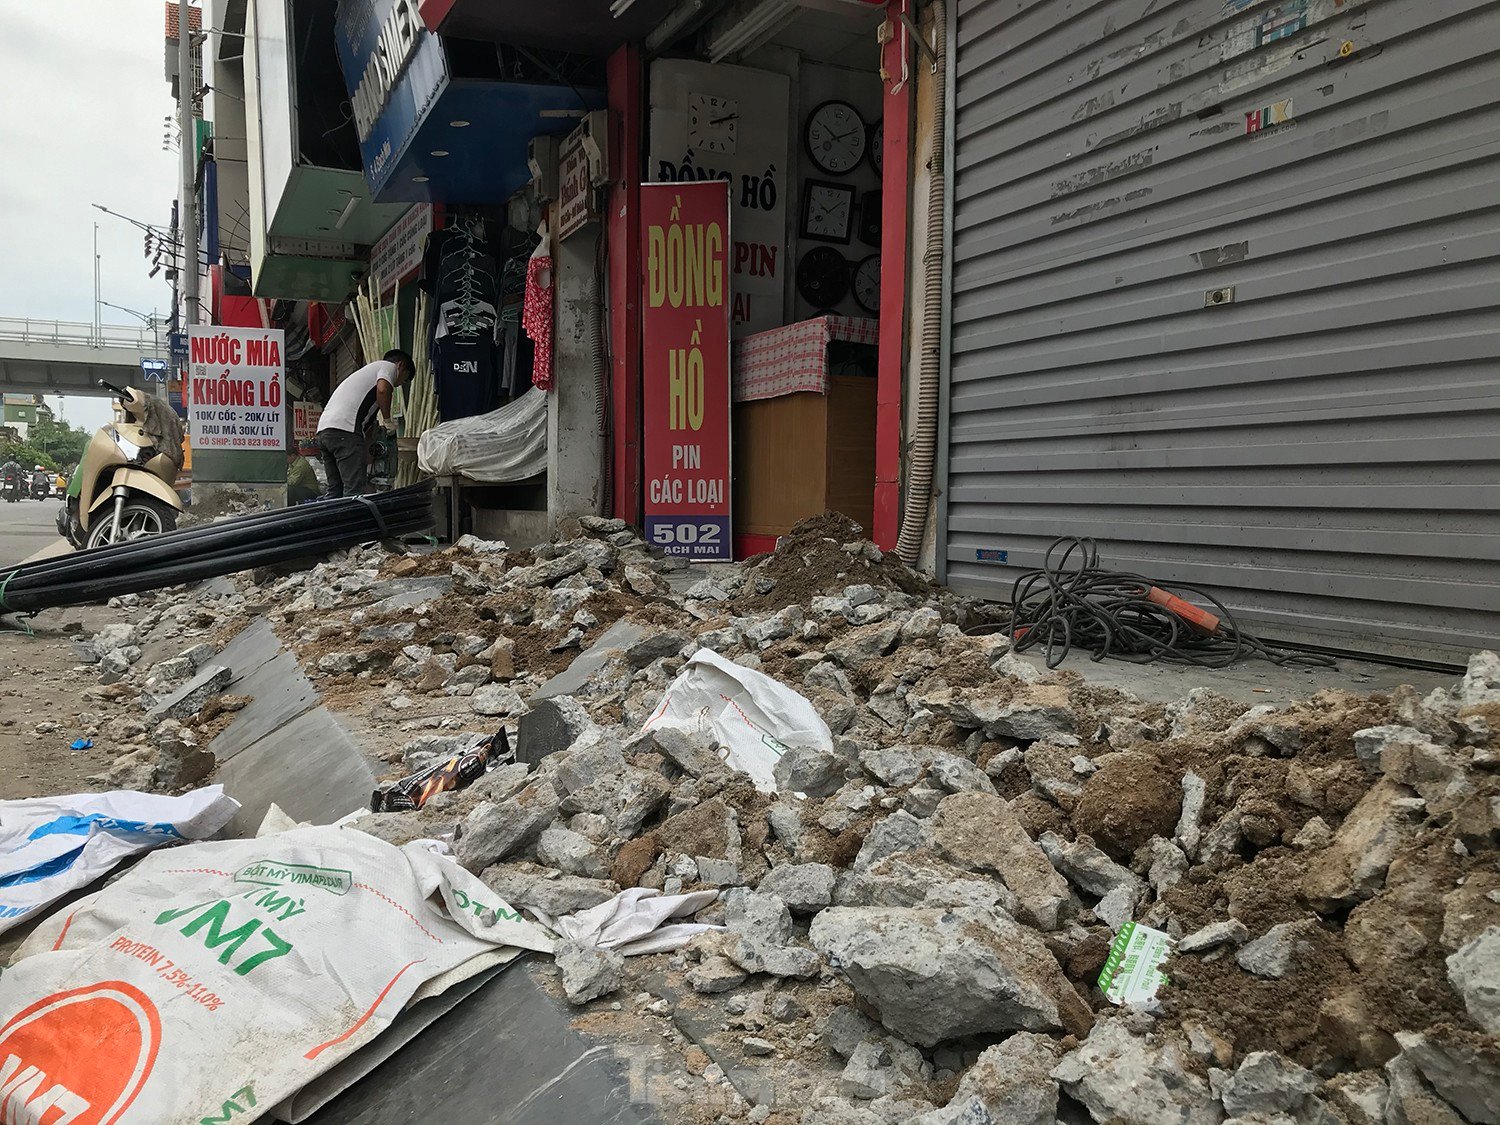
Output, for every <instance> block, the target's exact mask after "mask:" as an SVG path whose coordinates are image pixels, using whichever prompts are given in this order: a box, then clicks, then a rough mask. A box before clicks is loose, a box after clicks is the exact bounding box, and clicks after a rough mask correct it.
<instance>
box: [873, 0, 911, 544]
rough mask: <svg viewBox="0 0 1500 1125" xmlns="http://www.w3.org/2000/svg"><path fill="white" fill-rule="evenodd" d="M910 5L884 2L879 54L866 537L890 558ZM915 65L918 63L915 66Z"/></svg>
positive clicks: (905, 254) (896, 495)
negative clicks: (881, 76)
mask: <svg viewBox="0 0 1500 1125" xmlns="http://www.w3.org/2000/svg"><path fill="white" fill-rule="evenodd" d="M910 9H911V0H891V3H889V4H887V5H886V13H887V17H888V18H889V20H890V22H891V26H892V27H893V28H894V30H895V34H894V35H892V36H891V39H890V41H889V42H888V43H886V44H885V47H884V48H883V50H882V53H881V64H882V69H883V70H884V72H885V73H886V74H887V75H889V77H888V78H886V79H885V108H884V117H883V130H884V134H885V148H884V154H883V156H882V157H881V161H882V163H881V167H882V169H883V172H882V174H881V178H880V188H881V197H880V199H881V220H880V231H881V233H880V292H881V294H882V297H881V301H880V338H879V339H880V343H879V359H878V365H877V368H876V382H875V520H874V523H875V526H874V527H873V528H871V531H870V538H871V539H873V540H874V541H875V544H876V546H878V547H880V548H881V549H882V550H886V551H889V550H890V549H891V548H893V547H894V546H895V545H896V535H897V532H898V531H899V529H900V525H901V390H902V382H903V377H904V376H903V372H904V371H905V368H906V310H907V304H908V301H907V298H908V293H907V286H906V281H907V278H908V277H909V276H910V270H909V266H910V257H911V206H910V202H911V201H910V199H909V196H910V194H911V150H912V85H913V79H914V78H915V66H916V65H917V63H916V61H911V62H909V64H908V74H909V75H910V77H908V78H907V80H906V81H905V82H903V81H902V80H901V65H902V60H903V55H905V56H906V57H907V58H908V59H909V58H910V51H911V49H912V45H911V44H910V43H909V42H908V33H907V31H906V29H905V26H904V25H903V24H902V23H901V22H900V21H899V20H898V19H897V18H896V15H897V13H903V14H904V13H907V12H909V11H910ZM917 61H920V60H917Z"/></svg>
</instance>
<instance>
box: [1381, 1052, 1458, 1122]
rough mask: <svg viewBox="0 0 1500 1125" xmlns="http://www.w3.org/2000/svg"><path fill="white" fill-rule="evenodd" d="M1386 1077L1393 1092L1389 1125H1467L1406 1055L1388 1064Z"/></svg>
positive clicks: (1387, 1106)
mask: <svg viewBox="0 0 1500 1125" xmlns="http://www.w3.org/2000/svg"><path fill="white" fill-rule="evenodd" d="M1385 1077H1386V1082H1387V1085H1388V1086H1389V1090H1390V1093H1389V1095H1388V1096H1387V1098H1386V1102H1385V1121H1386V1125H1464V1119H1463V1118H1462V1117H1460V1116H1459V1115H1458V1112H1457V1111H1456V1110H1455V1109H1454V1108H1453V1107H1452V1106H1450V1105H1449V1104H1448V1103H1447V1102H1445V1101H1444V1100H1443V1099H1442V1098H1440V1097H1439V1096H1438V1095H1437V1094H1436V1093H1435V1092H1434V1091H1433V1089H1432V1087H1431V1086H1429V1085H1428V1084H1427V1083H1426V1082H1425V1081H1423V1079H1422V1075H1421V1074H1420V1073H1419V1072H1418V1070H1417V1066H1416V1063H1414V1062H1413V1061H1412V1060H1411V1059H1409V1058H1407V1057H1406V1055H1404V1054H1401V1055H1397V1056H1396V1057H1395V1058H1393V1059H1392V1060H1391V1061H1390V1062H1388V1063H1386V1064H1385Z"/></svg>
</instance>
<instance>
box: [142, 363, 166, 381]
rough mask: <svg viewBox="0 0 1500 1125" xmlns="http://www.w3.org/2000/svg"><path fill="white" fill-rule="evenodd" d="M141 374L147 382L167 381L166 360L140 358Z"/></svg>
mask: <svg viewBox="0 0 1500 1125" xmlns="http://www.w3.org/2000/svg"><path fill="white" fill-rule="evenodd" d="M141 375H142V376H144V377H145V380H146V382H148V383H165V382H166V381H167V361H166V360H164V359H143V360H141Z"/></svg>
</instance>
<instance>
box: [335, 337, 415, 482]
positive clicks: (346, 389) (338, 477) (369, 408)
mask: <svg viewBox="0 0 1500 1125" xmlns="http://www.w3.org/2000/svg"><path fill="white" fill-rule="evenodd" d="M415 369H416V368H415V365H414V364H413V363H412V358H411V356H409V355H407V354H406V353H405V352H404V351H402V350H401V349H400V348H393V349H391V350H390V351H388V352H386V353H385V357H384V358H383V359H377V360H376V361H375V362H374V363H367V364H365V365H364V366H363V367H361V368H360V369H359V370H358V371H356V372H355V373H354V374H352V375H350V376H349V377H348V378H347V379H345V380H344V381H343V382H342V383H340V384H339V385H338V386H337V387H335V388H334V389H333V394H331V395H329V396H328V405H327V406H325V407H323V416H322V418H320V419H319V425H318V449H319V451H320V453H321V455H322V458H323V469H324V470H325V471H326V472H327V474H328V495H329V496H330V497H334V496H363V495H364V494H365V493H366V492H369V491H370V483H369V477H368V475H367V473H366V469H365V462H366V450H367V447H368V440H367V435H368V434H369V432H370V429H371V428H372V427H373V426H374V425H375V416H376V413H377V412H378V413H379V414H380V415H381V416H382V417H384V418H387V419H389V418H390V416H391V393H392V392H393V391H394V390H395V388H397V387H403V386H405V385H406V384H407V383H408V382H409V381H410V380H411V376H412V372H413V371H414V370H415Z"/></svg>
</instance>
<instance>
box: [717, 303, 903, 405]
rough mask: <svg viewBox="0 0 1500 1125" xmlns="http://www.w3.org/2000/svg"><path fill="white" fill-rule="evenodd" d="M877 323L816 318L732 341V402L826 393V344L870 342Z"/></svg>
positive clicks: (874, 339) (857, 318)
mask: <svg viewBox="0 0 1500 1125" xmlns="http://www.w3.org/2000/svg"><path fill="white" fill-rule="evenodd" d="M879 336H880V322H879V321H878V320H874V319H872V318H870V317H862V316H819V317H814V318H813V319H812V320H803V321H799V322H798V323H796V324H788V325H786V326H785V327H784V328H771V329H768V330H767V331H765V332H756V333H755V334H754V335H751V336H745V337H743V338H742V339H739V340H736V341H735V342H734V344H733V346H732V347H731V349H730V357H731V360H732V363H731V367H730V372H731V383H732V386H733V399H734V401H735V402H754V401H755V400H756V399H762V398H777V397H779V396H781V395H793V394H797V393H798V392H800V391H813V392H814V393H816V394H820V395H826V394H827V393H828V344H829V342H830V341H832V340H843V341H845V342H847V343H851V344H874V343H876V342H877V341H878V340H879Z"/></svg>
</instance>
